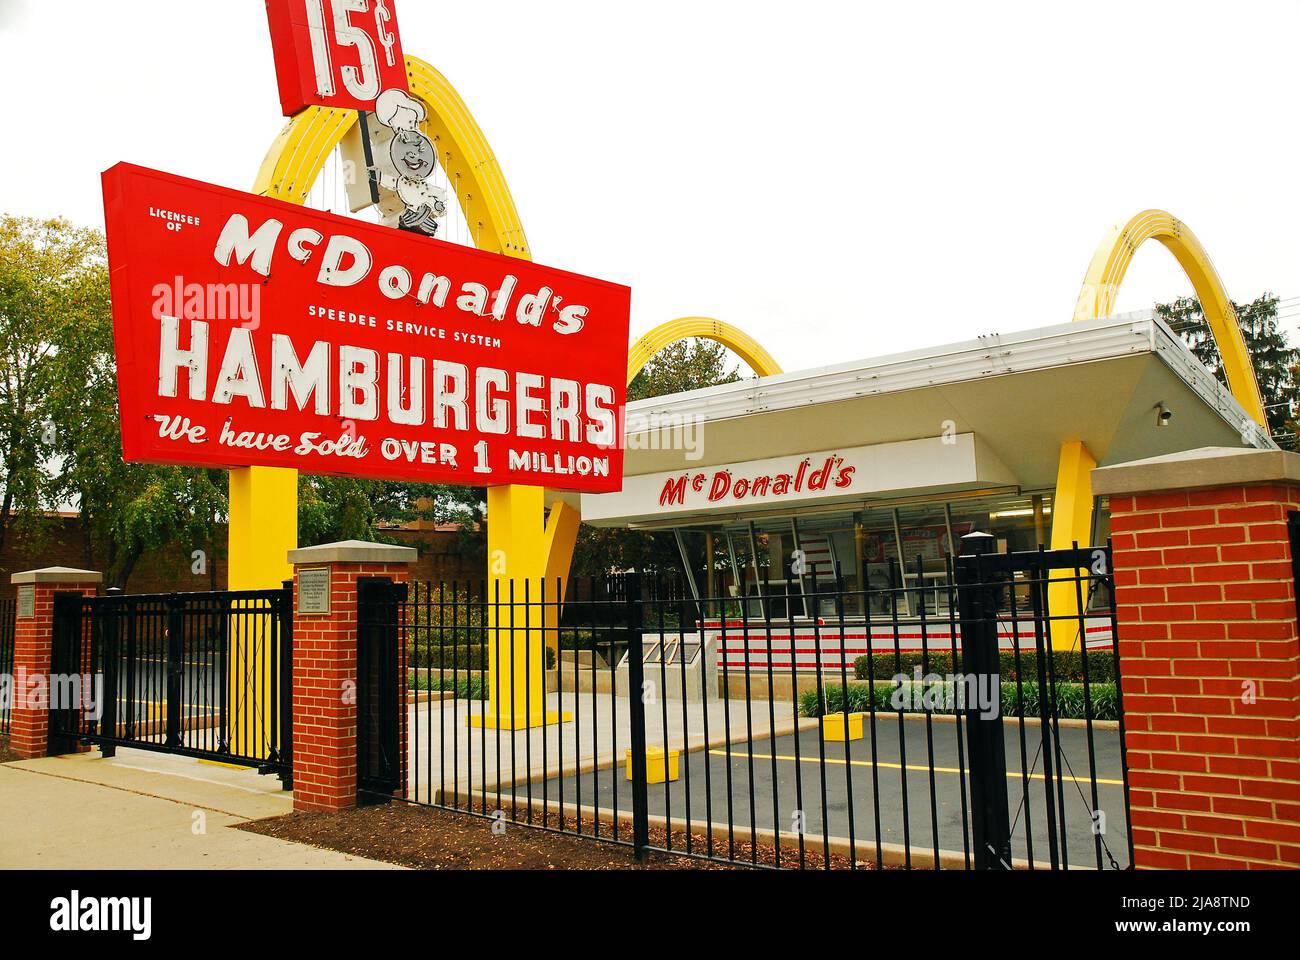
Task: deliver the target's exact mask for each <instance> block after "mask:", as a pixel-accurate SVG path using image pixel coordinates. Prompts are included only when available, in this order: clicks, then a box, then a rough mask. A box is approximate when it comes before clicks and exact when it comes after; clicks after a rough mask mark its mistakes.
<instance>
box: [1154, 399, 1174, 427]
mask: <svg viewBox="0 0 1300 960" xmlns="http://www.w3.org/2000/svg"><path fill="white" fill-rule="evenodd" d="M1173 418H1174V412H1173V411H1172V410H1169V409H1167V408H1166V407H1165V405H1164V404H1163V403H1157V404H1156V426H1157V427H1167V426H1169V421H1170V420H1172V419H1173Z"/></svg>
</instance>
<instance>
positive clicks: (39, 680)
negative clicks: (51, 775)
mask: <svg viewBox="0 0 1300 960" xmlns="http://www.w3.org/2000/svg"><path fill="white" fill-rule="evenodd" d="M101 580H103V576H102V575H101V574H98V573H96V572H95V571H93V570H74V569H72V568H70V567H45V568H44V569H41V570H27V571H25V572H23V573H15V574H13V575H12V576H10V578H9V582H10V583H12V584H14V585H15V586H16V587H17V589H18V606H17V619H16V620H15V621H14V683H13V696H14V702H13V708H12V712H11V713H10V723H9V748H10V749H11V750H13V751H14V753H16V754H18V756H20V757H23V758H26V759H32V758H35V757H43V756H45V754H46V750H47V744H48V740H49V730H50V706H49V679H50V656H51V652H52V650H53V643H52V641H53V632H54V595H55V594H56V593H78V594H82V595H84V596H94V595H95V591H96V589H97V585H98V584H99V582H100V581H101Z"/></svg>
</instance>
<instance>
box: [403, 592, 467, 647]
mask: <svg viewBox="0 0 1300 960" xmlns="http://www.w3.org/2000/svg"><path fill="white" fill-rule="evenodd" d="M406 609H407V623H406V629H407V631H408V633H409V635H410V637H411V639H412V641H413V643H414V645H415V646H418V647H421V648H427V647H440V646H453V645H456V644H462V645H464V644H470V645H478V644H482V643H483V642H485V640H486V638H487V636H486V632H485V617H486V613H487V610H486V607H485V604H484V602H483V599H482V598H481V597H474V596H471V595H470V594H469V593H467V592H465V591H463V590H460V591H458V590H448V589H446V587H445V586H444V587H443V588H441V589H427V590H421V591H420V592H419V594H418V595H416V594H413V595H412V597H411V602H410V603H408V604H407V607H406Z"/></svg>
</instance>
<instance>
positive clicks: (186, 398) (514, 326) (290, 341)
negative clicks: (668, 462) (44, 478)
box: [103, 164, 631, 492]
mask: <svg viewBox="0 0 1300 960" xmlns="http://www.w3.org/2000/svg"><path fill="white" fill-rule="evenodd" d="M103 179H104V203H105V213H106V221H107V226H108V255H109V269H110V276H111V287H112V296H113V330H114V339H115V341H116V348H117V364H118V396H119V402H120V412H121V419H122V452H123V456H124V457H125V458H126V459H127V460H136V461H146V462H152V463H172V464H182V465H209V466H220V467H236V466H259V465H260V466H272V467H294V468H297V469H299V470H302V471H305V472H307V473H332V474H344V475H350V476H362V477H375V478H382V479H391V480H411V481H422V482H429V483H456V484H467V485H476V486H478V485H482V486H488V485H495V484H504V483H522V484H531V485H537V486H548V487H555V488H560V489H570V490H582V491H586V492H601V491H613V490H617V489H619V488H620V486H621V484H622V474H623V454H622V449H621V444H620V443H619V439H620V437H619V428H618V425H619V420H620V411H621V409H622V406H623V404H624V401H625V396H626V389H625V378H626V372H627V336H628V310H629V305H630V297H631V291H629V290H628V288H627V287H623V286H619V285H617V284H612V283H606V282H604V281H601V280H593V279H591V278H589V277H583V276H579V275H577V274H572V273H566V272H564V271H561V270H555V269H551V268H549V267H543V266H539V265H537V264H534V263H531V262H529V261H526V260H518V259H514V258H511V257H504V256H500V255H498V254H494V253H487V252H484V251H480V250H474V249H472V248H469V247H463V246H459V245H455V244H450V243H444V242H442V241H439V240H433V239H430V238H427V237H422V236H419V235H417V234H414V233H408V232H405V231H399V230H392V229H389V228H386V227H382V226H378V225H376V224H371V223H366V222H363V221H360V220H352V219H348V218H345V217H339V216H335V215H333V214H328V213H321V212H319V211H314V210H308V209H304V208H302V207H298V206H295V205H293V204H289V203H284V202H281V201H278V200H269V199H267V198H265V197H256V196H252V195H250V194H247V193H241V192H239V191H236V190H227V189H223V188H221V187H214V186H211V185H209V184H205V183H199V182H197V181H194V180H187V179H184V178H182V177H177V176H172V175H170V174H166V173H159V172H157V171H154V170H146V169H144V168H141V167H136V166H132V165H129V164H118V165H117V166H115V167H113V168H112V169H110V170H108V171H107V172H106V173H105V174H104V178H103Z"/></svg>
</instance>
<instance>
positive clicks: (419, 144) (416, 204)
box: [375, 89, 447, 237]
mask: <svg viewBox="0 0 1300 960" xmlns="http://www.w3.org/2000/svg"><path fill="white" fill-rule="evenodd" d="M425 115H426V114H425V107H424V104H423V103H421V102H420V101H419V100H416V99H415V98H414V97H412V96H410V95H409V94H408V93H406V92H405V91H403V90H396V89H394V90H385V91H384V92H383V93H381V94H380V95H379V98H378V99H377V100H375V119H376V120H378V121H379V122H380V123H382V124H383V125H384V126H386V127H388V128H389V129H390V130H391V131H393V139H392V143H391V144H390V145H389V151H388V155H389V158H390V159H391V160H392V163H393V167H394V168H395V169H396V171H397V175H396V176H393V175H392V174H390V173H384V172H380V173H379V185H380V186H381V187H383V188H384V189H386V190H391V191H392V192H393V193H396V194H397V197H398V199H399V200H401V201H402V203H403V204H405V206H406V209H405V210H403V211H402V212H401V214H400V215H399V216H398V218H397V223H396V226H398V227H400V228H401V229H403V230H410V231H411V232H413V233H422V234H424V235H425V236H429V237H432V236H434V235H435V234H436V233H437V232H438V218H439V217H442V216H444V215H445V214H446V213H447V194H446V193H445V192H444V191H443V190H442V189H441V188H440V187H436V186H434V185H433V184H432V183H429V182H428V178H429V177H430V176H432V175H433V171H434V169H435V168H436V167H437V166H438V154H437V151H435V150H434V148H433V144H432V143H431V142H430V140H429V138H428V137H426V136H425V135H424V134H423V133H422V132H421V130H420V124H421V123H422V122H423V121H424V118H425Z"/></svg>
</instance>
